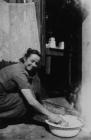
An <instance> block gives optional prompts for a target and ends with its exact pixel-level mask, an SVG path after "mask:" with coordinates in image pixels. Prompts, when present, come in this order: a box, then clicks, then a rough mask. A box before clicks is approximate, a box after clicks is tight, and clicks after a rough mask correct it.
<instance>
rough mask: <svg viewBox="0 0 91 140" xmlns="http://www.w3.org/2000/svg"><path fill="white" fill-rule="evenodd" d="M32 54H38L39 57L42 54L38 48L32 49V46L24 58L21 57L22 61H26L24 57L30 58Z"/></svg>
mask: <svg viewBox="0 0 91 140" xmlns="http://www.w3.org/2000/svg"><path fill="white" fill-rule="evenodd" d="M32 54H36V55H38V56H39V57H41V54H40V52H39V51H38V50H34V49H31V48H28V49H27V51H26V53H25V54H24V56H23V57H22V58H20V59H19V60H20V62H22V63H24V58H26V59H27V58H28V57H30V56H31V55H32Z"/></svg>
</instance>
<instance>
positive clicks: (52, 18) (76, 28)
mask: <svg viewBox="0 0 91 140" xmlns="http://www.w3.org/2000/svg"><path fill="white" fill-rule="evenodd" d="M83 18H84V17H83V13H82V9H81V7H80V3H76V2H75V1H74V0H46V4H45V39H46V43H48V40H49V38H50V37H55V39H56V45H57V46H58V44H59V42H61V41H64V42H65V48H64V50H63V53H64V55H63V56H52V57H51V66H50V67H51V72H50V74H46V80H45V81H46V84H45V85H46V90H47V93H48V94H49V95H50V96H53V95H54V96H55V95H58V96H60V95H62V96H64V95H65V94H66V95H67V96H68V94H69V93H70V92H74V90H75V88H76V87H77V86H78V85H79V83H80V82H81V53H82V46H81V43H82V21H83ZM46 57H47V56H46ZM46 67H47V66H46Z"/></svg>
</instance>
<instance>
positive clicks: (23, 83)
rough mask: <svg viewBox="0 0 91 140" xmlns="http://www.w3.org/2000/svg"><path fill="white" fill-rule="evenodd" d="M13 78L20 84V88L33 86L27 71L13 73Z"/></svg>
mask: <svg viewBox="0 0 91 140" xmlns="http://www.w3.org/2000/svg"><path fill="white" fill-rule="evenodd" d="M13 80H14V81H15V82H16V83H17V84H18V86H19V88H20V89H29V88H31V83H29V81H28V78H27V76H26V75H25V73H22V72H17V73H16V74H14V75H13Z"/></svg>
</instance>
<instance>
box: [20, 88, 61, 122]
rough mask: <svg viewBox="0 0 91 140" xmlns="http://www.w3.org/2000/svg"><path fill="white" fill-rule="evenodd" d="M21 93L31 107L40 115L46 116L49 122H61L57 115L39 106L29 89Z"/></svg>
mask: <svg viewBox="0 0 91 140" xmlns="http://www.w3.org/2000/svg"><path fill="white" fill-rule="evenodd" d="M21 92H22V93H23V95H24V97H25V98H26V100H27V101H28V103H29V104H30V105H31V106H33V107H34V108H35V109H37V110H38V111H39V112H41V113H42V114H44V115H46V116H47V117H48V118H49V119H50V120H52V121H53V122H59V121H61V120H62V118H61V117H59V115H58V114H54V113H52V112H50V111H48V110H47V109H46V108H45V107H44V106H43V105H42V104H40V103H39V102H38V101H37V100H36V98H35V97H34V96H33V94H32V90H31V89H22V90H21Z"/></svg>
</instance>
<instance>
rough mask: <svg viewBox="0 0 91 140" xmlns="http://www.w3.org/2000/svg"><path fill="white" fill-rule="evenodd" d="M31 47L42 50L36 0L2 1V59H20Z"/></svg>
mask: <svg viewBox="0 0 91 140" xmlns="http://www.w3.org/2000/svg"><path fill="white" fill-rule="evenodd" d="M29 47H30V48H34V49H37V50H39V51H40V43H39V35H38V27H37V20H36V11H35V5H34V2H30V3H26V4H24V3H21V4H20V3H16V4H15V3H0V60H1V59H4V60H10V61H18V59H19V58H20V57H21V56H22V55H23V54H24V52H25V51H26V49H27V48H29Z"/></svg>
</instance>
